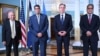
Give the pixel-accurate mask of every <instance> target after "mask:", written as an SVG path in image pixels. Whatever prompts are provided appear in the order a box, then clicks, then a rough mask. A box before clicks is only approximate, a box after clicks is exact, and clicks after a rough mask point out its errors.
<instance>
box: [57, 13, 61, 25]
mask: <svg viewBox="0 0 100 56" xmlns="http://www.w3.org/2000/svg"><path fill="white" fill-rule="evenodd" d="M58 21H59V22H60V24H62V22H61V19H60V14H59V15H58Z"/></svg>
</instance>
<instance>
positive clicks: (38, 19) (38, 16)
mask: <svg viewBox="0 0 100 56" xmlns="http://www.w3.org/2000/svg"><path fill="white" fill-rule="evenodd" d="M36 17H37V21H38V24H40V15H36Z"/></svg>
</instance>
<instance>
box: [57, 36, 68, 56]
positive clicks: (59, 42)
mask: <svg viewBox="0 0 100 56" xmlns="http://www.w3.org/2000/svg"><path fill="white" fill-rule="evenodd" d="M62 43H64V51H65V56H69V37H57V56H62Z"/></svg>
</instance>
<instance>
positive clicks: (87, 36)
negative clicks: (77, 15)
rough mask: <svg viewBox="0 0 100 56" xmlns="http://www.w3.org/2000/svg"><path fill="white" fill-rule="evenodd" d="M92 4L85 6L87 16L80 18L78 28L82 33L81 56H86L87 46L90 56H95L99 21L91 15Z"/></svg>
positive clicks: (95, 16)
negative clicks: (90, 52)
mask: <svg viewBox="0 0 100 56" xmlns="http://www.w3.org/2000/svg"><path fill="white" fill-rule="evenodd" d="M93 9H94V6H93V4H89V5H87V14H86V15H83V16H81V19H80V28H81V31H82V36H81V39H82V41H83V53H84V54H83V56H88V52H89V46H90V47H91V51H92V56H97V47H98V34H97V30H98V29H99V25H100V20H99V16H97V15H95V14H93Z"/></svg>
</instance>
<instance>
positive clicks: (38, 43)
mask: <svg viewBox="0 0 100 56" xmlns="http://www.w3.org/2000/svg"><path fill="white" fill-rule="evenodd" d="M46 46H47V41H46V40H45V41H43V40H38V41H36V42H32V48H33V56H39V55H38V54H39V53H38V50H39V47H40V56H46Z"/></svg>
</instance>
